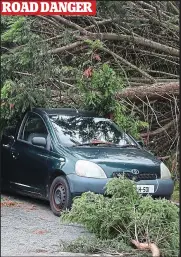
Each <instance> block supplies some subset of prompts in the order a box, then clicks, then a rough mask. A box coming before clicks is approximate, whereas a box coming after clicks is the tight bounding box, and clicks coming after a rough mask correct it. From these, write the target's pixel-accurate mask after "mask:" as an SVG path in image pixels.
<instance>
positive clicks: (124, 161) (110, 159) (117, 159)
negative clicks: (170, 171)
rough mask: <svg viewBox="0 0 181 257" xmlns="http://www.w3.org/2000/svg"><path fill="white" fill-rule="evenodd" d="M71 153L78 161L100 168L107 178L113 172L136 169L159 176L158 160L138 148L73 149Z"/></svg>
mask: <svg viewBox="0 0 181 257" xmlns="http://www.w3.org/2000/svg"><path fill="white" fill-rule="evenodd" d="M70 151H71V153H72V154H73V155H74V156H75V157H76V158H78V159H84V160H89V161H92V162H95V163H97V164H99V166H101V167H102V168H103V169H104V171H105V172H106V174H107V176H108V177H111V174H112V173H113V172H121V171H123V170H124V171H130V169H138V170H139V171H140V173H143V172H144V173H145V172H147V173H157V175H158V176H159V174H160V160H158V159H157V158H156V157H154V155H152V154H151V153H149V152H148V151H146V150H143V149H138V148H109V147H101V148H97V147H74V148H71V149H70Z"/></svg>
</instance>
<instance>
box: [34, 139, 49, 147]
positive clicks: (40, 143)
mask: <svg viewBox="0 0 181 257" xmlns="http://www.w3.org/2000/svg"><path fill="white" fill-rule="evenodd" d="M32 144H33V145H36V146H42V147H46V145H47V141H46V139H45V138H44V137H33V139H32Z"/></svg>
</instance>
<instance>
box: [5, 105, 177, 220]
mask: <svg viewBox="0 0 181 257" xmlns="http://www.w3.org/2000/svg"><path fill="white" fill-rule="evenodd" d="M1 157H2V159H1V160H2V186H3V188H6V189H10V190H13V191H16V192H18V193H22V194H25V195H30V196H33V197H36V198H41V199H46V200H49V202H50V206H51V209H52V211H53V213H54V214H55V215H58V216H59V215H60V214H61V211H62V210H64V209H66V208H69V207H70V206H71V204H72V199H73V197H75V196H80V195H81V194H82V193H83V192H86V191H92V192H95V193H98V194H104V191H105V185H106V183H107V182H108V181H109V180H110V179H111V178H114V177H120V176H124V177H126V178H128V179H131V180H134V181H135V183H136V185H137V190H138V192H139V193H141V194H143V195H147V194H150V195H152V196H154V197H165V198H167V199H169V198H170V197H171V195H172V193H173V188H174V183H173V180H172V179H171V175H170V171H169V169H168V168H167V167H166V165H165V164H164V163H163V162H161V161H160V160H158V159H157V158H156V157H155V156H153V155H152V154H151V153H149V152H148V151H146V150H145V149H144V148H143V147H142V146H141V145H140V144H139V143H138V142H137V141H135V139H134V138H133V137H132V136H131V135H128V134H126V133H125V132H124V131H122V130H121V129H120V128H119V127H118V126H117V125H116V124H115V123H114V122H112V121H111V120H109V119H106V118H103V117H98V116H96V115H95V114H94V113H92V112H87V111H82V110H75V109H43V108H34V109H32V110H31V111H28V112H27V113H26V114H25V115H24V117H23V119H22V121H21V122H20V123H19V124H18V125H17V126H16V128H10V127H8V128H6V129H5V130H4V134H3V136H2V140H1Z"/></svg>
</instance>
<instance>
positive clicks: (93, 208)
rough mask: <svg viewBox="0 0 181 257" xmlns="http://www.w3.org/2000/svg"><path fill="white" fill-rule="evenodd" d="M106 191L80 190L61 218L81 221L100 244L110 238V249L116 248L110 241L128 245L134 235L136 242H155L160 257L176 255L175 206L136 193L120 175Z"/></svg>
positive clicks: (177, 234) (177, 228) (177, 218)
mask: <svg viewBox="0 0 181 257" xmlns="http://www.w3.org/2000/svg"><path fill="white" fill-rule="evenodd" d="M106 195H109V197H106V196H103V195H98V194H94V193H92V192H86V193H84V194H82V196H81V197H77V198H75V199H74V202H73V206H72V209H71V211H67V212H64V213H63V215H62V217H61V218H62V220H63V221H65V222H73V223H74V222H75V223H80V224H82V225H84V226H85V227H86V228H87V229H88V230H89V231H90V232H93V233H94V234H95V235H96V236H97V237H98V239H97V240H98V241H99V245H100V247H101V245H104V244H105V242H108V241H111V242H112V243H111V245H112V247H113V248H112V249H111V250H113V249H114V250H115V251H116V250H117V251H118V248H117V249H116V247H115V245H114V246H113V242H115V243H116V242H117V244H118V245H119V242H120V243H121V244H125V245H127V246H128V247H129V245H130V242H131V240H132V239H135V238H138V240H139V242H148V243H149V242H151V243H155V244H156V245H157V246H158V247H159V249H160V250H161V254H162V256H164V257H166V256H168V257H170V256H178V252H179V209H178V207H177V206H175V205H174V204H173V203H171V202H170V201H168V200H165V199H157V200H154V199H153V198H151V197H150V196H147V197H142V196H140V195H139V194H138V193H137V191H136V186H135V184H134V183H133V181H131V180H128V179H124V177H122V178H119V179H116V178H115V179H112V180H110V181H109V182H108V183H107V185H106ZM77 243H78V242H77ZM77 247H80V244H78V245H77ZM91 249H92V247H91ZM91 249H90V250H91ZM103 250H104V248H103ZM129 250H130V249H129Z"/></svg>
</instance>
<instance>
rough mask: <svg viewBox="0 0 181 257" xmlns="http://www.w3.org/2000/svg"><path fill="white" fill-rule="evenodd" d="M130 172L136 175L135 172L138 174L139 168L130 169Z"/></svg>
mask: <svg viewBox="0 0 181 257" xmlns="http://www.w3.org/2000/svg"><path fill="white" fill-rule="evenodd" d="M131 173H132V174H134V175H137V174H139V173H140V172H139V170H136V169H133V170H131Z"/></svg>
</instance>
